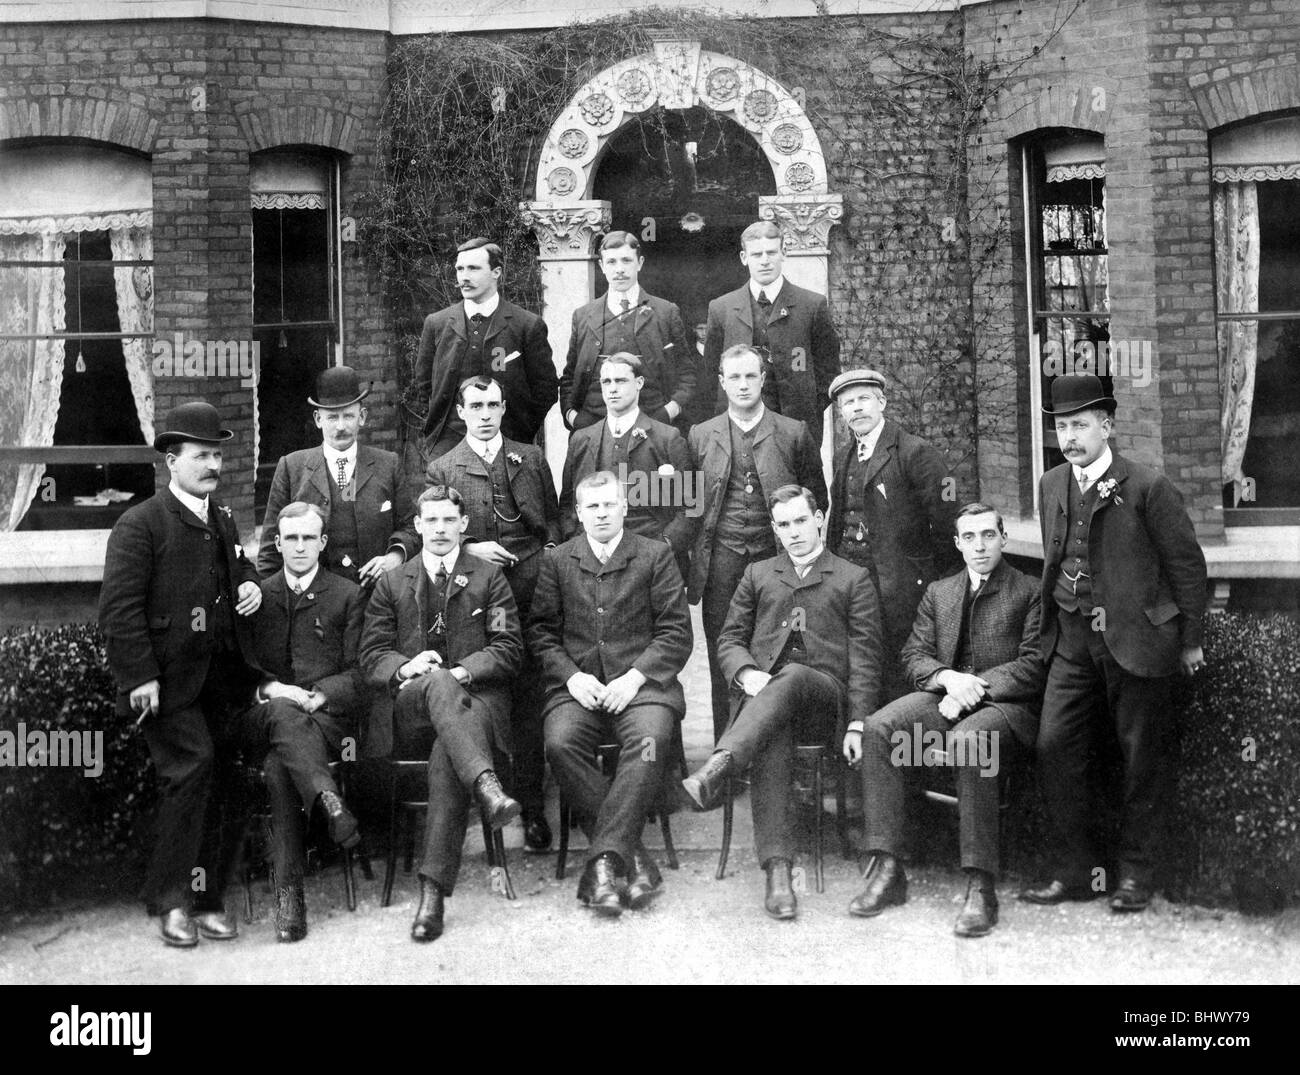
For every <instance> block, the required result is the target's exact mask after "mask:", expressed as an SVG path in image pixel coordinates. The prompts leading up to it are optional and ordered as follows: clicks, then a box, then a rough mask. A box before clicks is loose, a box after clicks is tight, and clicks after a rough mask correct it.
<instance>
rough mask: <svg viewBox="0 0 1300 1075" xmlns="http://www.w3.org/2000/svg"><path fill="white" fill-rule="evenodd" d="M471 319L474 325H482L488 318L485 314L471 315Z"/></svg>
mask: <svg viewBox="0 0 1300 1075" xmlns="http://www.w3.org/2000/svg"><path fill="white" fill-rule="evenodd" d="M469 319H470V320H471V321H473V322H474V324H476V325H481V324H483V322H484V321H486V320H487V318H486V317H485V316H484V315H483V314H471V315H470V318H469Z"/></svg>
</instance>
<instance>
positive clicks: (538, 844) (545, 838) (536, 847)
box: [524, 814, 551, 852]
mask: <svg viewBox="0 0 1300 1075" xmlns="http://www.w3.org/2000/svg"><path fill="white" fill-rule="evenodd" d="M524 849H525V850H527V851H536V852H543V851H549V850H550V849H551V826H550V825H548V824H547V823H546V818H545V817H543V816H542V815H541V814H524Z"/></svg>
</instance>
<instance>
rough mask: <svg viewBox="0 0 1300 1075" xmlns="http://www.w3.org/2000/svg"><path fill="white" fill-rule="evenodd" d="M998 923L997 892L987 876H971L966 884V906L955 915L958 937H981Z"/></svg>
mask: <svg viewBox="0 0 1300 1075" xmlns="http://www.w3.org/2000/svg"><path fill="white" fill-rule="evenodd" d="M997 924H998V894H997V892H996V891H995V890H994V888H993V881H992V879H991V878H987V877H972V878H971V879H970V881H969V882H968V883H967V885H966V906H965V907H963V908H962V909H961V914H959V915H958V916H957V924H956V926H954V927H953V932H954V933H955V934H957V936H958V937H983V936H984V935H985V934H986V933H989V932H990V931H991V930H992V929H993V927H994V926H996V925H997Z"/></svg>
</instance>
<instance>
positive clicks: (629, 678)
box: [565, 668, 646, 716]
mask: <svg viewBox="0 0 1300 1075" xmlns="http://www.w3.org/2000/svg"><path fill="white" fill-rule="evenodd" d="M645 681H646V680H645V676H643V675H642V674H641V673H640V672H638V671H637V670H636V669H635V668H629V669H628V670H627V671H626V672H624V673H623V674H622V675H621V676H619V677H618V678H617V679H611V680H610V681H609V682H608V683H602V682H601V681H600V680H599V679H597V678H596V677H595V676H593V675H590V674H589V673H587V672H574V673H573V675H571V676H570V677H569V679H568V682H567V683H566V684H565V686H567V687H568V688H569V693H570V694H571V695H573V700H574V701H575V702H577V703H578V705H580V706H582V708H583V709H587V710H592V711H595V710H597V709H603V710H605V712H607V713H609V714H611V715H613V716H617V715H618V714H619V713H622V712H623V710H625V709H626V708H627V707H628V706H629V705H631V704H632V699H633V698H635V697H636V692H637V691H639V690H640V689H641V688H642V687H643V686H644V685H645Z"/></svg>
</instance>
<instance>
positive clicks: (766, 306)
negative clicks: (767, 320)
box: [758, 291, 772, 317]
mask: <svg viewBox="0 0 1300 1075" xmlns="http://www.w3.org/2000/svg"><path fill="white" fill-rule="evenodd" d="M758 304H759V306H761V307H762V308H763V316H764V317H766V316H767V312H768V310H770V309H771V307H772V300H771V299H769V298H768V297H767V292H766V291H760V292H759V293H758Z"/></svg>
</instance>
